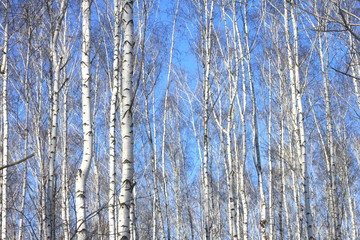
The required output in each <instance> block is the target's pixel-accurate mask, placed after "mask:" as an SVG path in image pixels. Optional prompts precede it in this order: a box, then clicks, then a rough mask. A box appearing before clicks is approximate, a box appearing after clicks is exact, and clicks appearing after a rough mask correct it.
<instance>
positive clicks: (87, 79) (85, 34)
mask: <svg viewBox="0 0 360 240" xmlns="http://www.w3.org/2000/svg"><path fill="white" fill-rule="evenodd" d="M81 12H82V45H81V78H82V89H81V92H82V100H81V102H82V125H83V158H82V162H81V165H80V167H79V168H78V170H77V175H76V189H75V191H76V217H77V221H76V232H77V239H78V240H85V239H86V238H87V231H88V229H87V226H86V202H85V200H86V196H87V194H86V189H85V187H86V181H87V177H88V174H89V170H90V166H91V159H92V155H93V132H92V131H93V127H92V120H91V95H90V88H91V73H90V67H91V65H90V64H91V63H90V1H89V0H83V1H82V4H81Z"/></svg>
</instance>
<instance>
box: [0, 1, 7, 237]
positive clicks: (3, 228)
mask: <svg viewBox="0 0 360 240" xmlns="http://www.w3.org/2000/svg"><path fill="white" fill-rule="evenodd" d="M4 5H5V9H6V16H5V21H6V22H5V29H4V49H3V56H2V63H1V66H0V73H1V75H2V80H3V81H2V82H3V90H2V119H3V126H2V129H3V131H2V133H3V135H2V166H5V165H7V164H8V149H9V147H8V140H9V121H8V102H7V100H8V78H9V73H8V45H9V23H8V12H7V11H8V8H9V3H8V1H5V3H4ZM7 181H8V176H7V168H4V169H3V170H2V182H1V184H2V185H1V186H2V189H1V190H2V192H1V193H2V197H1V239H7V218H8V217H7V210H8V205H7V200H8V199H7V198H8V196H7Z"/></svg>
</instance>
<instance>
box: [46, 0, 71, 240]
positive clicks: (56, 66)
mask: <svg viewBox="0 0 360 240" xmlns="http://www.w3.org/2000/svg"><path fill="white" fill-rule="evenodd" d="M66 7H67V1H66V0H63V1H61V6H60V12H59V15H58V16H57V19H56V22H55V24H54V32H52V34H51V41H50V55H51V66H52V69H53V90H52V94H53V95H52V103H51V118H50V119H51V125H50V136H49V137H50V150H49V151H50V152H49V175H48V182H47V183H48V192H47V200H48V209H47V214H48V216H47V239H50V240H55V228H56V224H55V208H56V206H55V203H56V199H55V156H56V145H57V128H58V113H59V78H60V67H61V64H62V63H61V59H58V54H57V41H58V38H59V34H60V30H61V23H62V19H63V18H64V15H65V11H66Z"/></svg>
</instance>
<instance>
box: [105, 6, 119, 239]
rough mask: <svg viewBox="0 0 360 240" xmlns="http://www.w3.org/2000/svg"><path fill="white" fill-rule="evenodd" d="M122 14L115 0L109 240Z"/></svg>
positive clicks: (113, 236)
mask: <svg viewBox="0 0 360 240" xmlns="http://www.w3.org/2000/svg"><path fill="white" fill-rule="evenodd" d="M120 14H121V7H120V2H119V0H114V18H115V24H114V33H113V34H114V60H113V81H112V90H111V100H110V101H111V102H110V132H109V145H110V146H109V149H110V152H109V176H110V179H109V180H110V184H109V211H108V218H109V239H110V240H116V235H117V232H116V151H115V146H116V136H115V126H116V112H117V104H118V103H117V99H118V92H119V81H120V79H119V78H120V38H121V37H120V35H121V32H120V25H121V23H120Z"/></svg>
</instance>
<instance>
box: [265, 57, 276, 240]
mask: <svg viewBox="0 0 360 240" xmlns="http://www.w3.org/2000/svg"><path fill="white" fill-rule="evenodd" d="M269 65H270V64H269ZM268 78H269V83H268V84H269V86H268V87H269V90H268V94H269V100H268V104H269V113H268V131H267V134H268V150H267V151H268V164H269V240H273V239H274V238H275V220H274V214H275V211H274V193H273V192H274V176H273V171H274V170H273V167H274V166H273V157H272V154H271V150H272V141H271V134H272V75H271V68H270V66H269V75H268Z"/></svg>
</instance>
